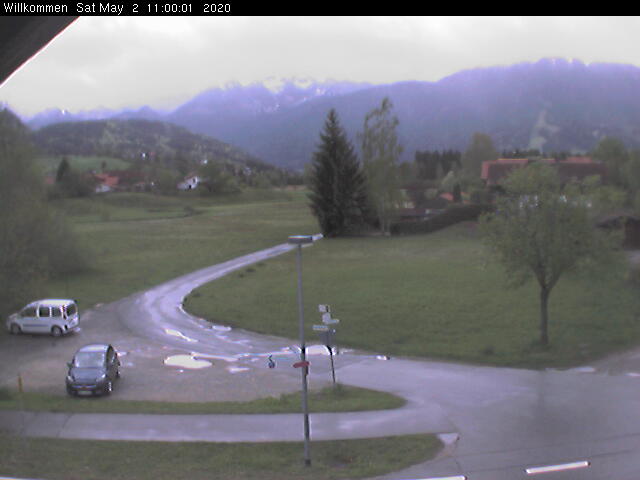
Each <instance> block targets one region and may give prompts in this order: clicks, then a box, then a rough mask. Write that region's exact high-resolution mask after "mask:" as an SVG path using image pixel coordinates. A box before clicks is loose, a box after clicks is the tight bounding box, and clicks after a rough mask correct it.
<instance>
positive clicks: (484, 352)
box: [185, 223, 640, 368]
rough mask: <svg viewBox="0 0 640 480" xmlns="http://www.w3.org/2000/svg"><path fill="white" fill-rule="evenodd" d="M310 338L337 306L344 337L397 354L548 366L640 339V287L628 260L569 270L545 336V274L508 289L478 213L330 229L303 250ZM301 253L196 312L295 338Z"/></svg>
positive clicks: (220, 293)
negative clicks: (541, 333) (383, 230)
mask: <svg viewBox="0 0 640 480" xmlns="http://www.w3.org/2000/svg"><path fill="white" fill-rule="evenodd" d="M302 263H303V282H304V299H305V317H306V318H307V319H308V321H307V327H308V329H307V333H308V335H309V338H317V333H316V332H313V331H312V330H311V325H312V324H313V323H318V321H319V320H320V316H319V313H318V310H317V305H318V304H330V305H331V307H332V313H333V315H334V316H335V317H336V318H339V319H340V320H341V322H340V324H338V326H337V332H338V333H337V341H338V343H339V344H341V345H346V346H350V347H354V348H359V349H364V350H369V351H374V352H380V353H384V354H391V355H402V356H419V357H429V358H439V359H446V360H456V361H465V362H471V363H480V364H489V365H500V366H519V367H533V368H539V367H547V366H559V367H562V366H573V365H579V364H584V362H586V361H588V360H589V359H592V358H597V357H600V356H602V355H605V354H607V353H610V352H614V351H618V350H621V349H623V348H625V347H629V346H631V345H633V344H636V343H637V342H638V341H640V296H639V295H638V294H637V288H638V287H637V286H634V285H632V284H630V283H629V282H626V281H625V280H624V277H625V274H626V272H627V267H626V265H625V264H624V263H620V264H616V265H609V266H606V267H603V268H601V269H599V270H597V271H594V270H592V271H590V272H588V273H583V274H580V275H578V274H574V275H567V276H565V277H563V278H562V279H561V280H560V282H559V283H558V285H557V286H556V287H555V289H554V290H553V292H552V294H551V298H550V325H549V328H550V330H549V335H550V345H549V346H548V347H545V348H541V347H540V346H539V345H538V343H537V339H538V323H539V320H538V319H539V302H538V298H539V292H538V288H537V284H536V283H535V281H533V282H531V283H529V284H528V285H526V286H525V287H523V288H520V289H509V288H507V287H506V282H505V280H506V276H505V274H504V270H503V268H502V267H501V266H500V265H499V264H497V263H496V262H494V261H493V260H492V259H491V258H490V257H489V256H488V255H487V253H486V251H485V249H484V248H483V246H482V244H481V242H480V238H479V237H478V234H477V232H476V231H475V224H474V223H464V224H459V225H456V226H453V227H450V228H447V229H445V230H441V231H439V232H435V233H432V234H427V235H411V236H400V237H375V238H374V237H371V238H340V239H324V240H322V241H320V242H317V243H316V244H315V245H314V246H313V247H310V248H306V249H305V250H304V253H303V261H302ZM295 285H296V261H295V255H294V254H293V253H289V254H286V255H282V256H280V257H277V258H274V259H271V260H269V261H266V262H264V265H263V266H262V267H261V268H260V269H251V271H250V270H249V269H247V270H246V271H243V272H234V273H233V274H231V275H228V276H227V277H224V278H221V279H219V280H216V281H215V282H212V283H210V284H208V285H205V286H203V287H201V288H199V289H197V290H196V291H194V292H193V293H192V295H190V296H189V297H188V298H187V301H186V303H185V307H186V309H187V310H188V311H190V312H191V313H193V314H195V315H197V316H199V317H203V318H208V319H210V320H212V321H215V322H217V323H222V324H227V325H231V326H233V327H239V328H245V329H248V330H252V331H256V332H260V333H266V334H274V335H279V336H284V337H288V338H295V337H296V335H297V332H296V330H295V328H296V325H297V323H296V321H295V318H296V312H297V306H296V305H297V303H296V302H297V299H296V289H295Z"/></svg>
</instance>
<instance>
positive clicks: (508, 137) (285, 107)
mask: <svg viewBox="0 0 640 480" xmlns="http://www.w3.org/2000/svg"><path fill="white" fill-rule="evenodd" d="M427 67H428V66H425V68H427ZM384 97H389V98H390V99H391V101H392V102H393V104H394V107H395V108H394V110H395V113H396V115H397V116H398V118H399V120H400V125H399V130H398V131H399V136H400V141H401V142H402V144H403V145H404V147H405V153H404V155H403V159H404V160H410V159H412V158H413V156H414V153H415V151H416V150H425V149H430V150H433V149H458V150H464V149H466V147H467V145H468V143H469V140H470V138H471V136H472V135H473V133H475V132H483V133H487V134H489V135H490V136H491V137H492V138H493V140H494V143H495V145H496V147H497V148H498V150H510V149H515V148H519V149H539V150H542V151H544V152H553V151H572V152H574V153H582V152H586V151H589V150H591V149H593V148H594V147H595V145H596V144H597V143H598V141H599V140H600V139H602V138H603V137H605V136H613V137H617V138H620V139H621V140H622V141H623V142H625V144H626V145H627V146H628V147H633V148H640V68H638V67H635V66H631V65H621V64H603V63H600V64H590V65H585V64H584V63H581V62H580V61H565V60H554V59H543V60H540V61H538V62H535V63H521V64H517V65H512V66H501V67H488V68H478V69H473V70H466V71H462V72H459V73H456V74H454V75H451V76H449V77H446V78H443V79H442V80H439V81H437V82H401V83H395V84H391V85H383V86H371V85H368V84H357V83H348V82H345V83H339V82H324V83H314V82H308V83H307V84H304V85H300V84H299V83H295V82H285V83H284V84H283V85H282V87H281V88H280V89H279V90H276V91H273V90H271V89H268V88H267V87H266V86H264V85H260V84H256V85H251V86H245V87H242V86H238V85H236V86H232V87H229V88H224V89H213V90H209V91H207V92H204V93H202V94H200V95H198V96H196V97H194V98H193V99H192V100H190V101H189V102H187V103H185V104H184V105H182V106H181V107H179V108H177V109H176V110H174V111H173V112H171V113H168V114H160V113H158V112H153V111H151V110H150V109H141V110H140V111H139V112H135V111H134V112H127V113H126V114H125V115H127V116H129V117H136V118H138V117H145V118H148V117H149V116H152V117H153V118H156V115H159V117H157V118H163V119H164V120H165V121H169V122H171V123H174V124H177V125H181V126H184V127H186V128H188V129H189V130H191V131H193V132H197V133H202V134H207V135H210V136H212V137H215V138H218V139H220V140H222V141H224V142H228V143H230V144H233V145H236V146H238V147H239V148H241V149H243V150H244V151H246V152H248V153H249V154H251V155H253V156H255V157H257V158H260V159H261V160H264V161H266V162H269V163H271V164H274V165H278V166H284V167H289V168H294V169H301V168H302V167H303V166H304V164H305V163H307V162H308V161H309V160H310V158H311V155H312V152H313V150H314V148H315V145H316V144H317V142H318V138H319V133H320V130H321V128H322V125H323V122H324V119H325V117H326V114H327V112H328V111H329V109H330V108H335V109H336V110H337V112H338V115H339V116H340V120H341V122H342V124H343V126H344V127H345V129H346V130H347V133H348V134H349V136H350V138H351V139H352V140H353V141H354V144H356V146H357V140H356V138H357V133H358V132H359V131H360V130H362V124H363V120H364V116H365V115H366V113H367V112H368V111H370V110H371V109H373V108H375V107H377V106H379V104H380V102H381V101H382V99H383V98H384ZM96 114H100V112H96ZM116 114H122V112H118V113H114V114H113V115H116Z"/></svg>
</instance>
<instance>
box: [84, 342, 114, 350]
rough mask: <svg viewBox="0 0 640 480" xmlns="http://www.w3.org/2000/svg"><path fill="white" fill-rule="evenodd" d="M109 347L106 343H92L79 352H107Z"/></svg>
mask: <svg viewBox="0 0 640 480" xmlns="http://www.w3.org/2000/svg"><path fill="white" fill-rule="evenodd" d="M108 348H109V345H108V344H106V343H92V344H91V345H85V346H84V347H82V348H80V349H79V350H78V351H79V352H106V351H107V349H108Z"/></svg>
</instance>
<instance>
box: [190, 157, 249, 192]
mask: <svg viewBox="0 0 640 480" xmlns="http://www.w3.org/2000/svg"><path fill="white" fill-rule="evenodd" d="M198 173H199V174H200V176H201V177H202V182H201V183H202V186H203V188H200V192H201V193H202V194H203V195H213V194H218V193H238V192H239V191H240V185H239V184H238V181H237V179H236V178H235V177H234V176H233V174H232V173H231V172H230V171H229V169H228V168H226V167H225V165H224V164H223V163H221V162H219V161H217V160H209V161H208V162H207V163H206V164H204V165H201V166H200V168H199V169H198Z"/></svg>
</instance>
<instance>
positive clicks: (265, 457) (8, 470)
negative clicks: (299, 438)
mask: <svg viewBox="0 0 640 480" xmlns="http://www.w3.org/2000/svg"><path fill="white" fill-rule="evenodd" d="M440 448H441V443H440V441H439V440H438V439H437V438H436V437H435V436H434V435H407V436H401V437H385V438H373V439H366V440H340V441H325V442H316V441H314V442H312V443H311V459H312V465H311V467H310V468H306V467H305V466H304V464H303V461H302V458H303V454H302V452H303V447H302V443H283V442H279V443H253V444H252V443H169V442H112V441H86V440H63V439H55V441H52V440H50V439H38V438H15V437H9V436H3V435H0V451H2V472H1V473H0V475H10V476H13V475H19V476H20V477H25V476H28V477H30V478H47V479H49V480H107V479H108V480H130V479H136V480H173V479H176V478H185V479H186V478H188V479H192V480H200V479H202V480H204V479H207V480H211V479H220V480H222V479H235V480H251V479H261V480H276V479H277V480H289V479H291V480H293V479H296V480H302V479H307V480H316V479H317V480H320V479H322V480H325V479H327V480H328V479H343V478H344V479H347V478H363V477H372V476H377V475H382V474H385V473H389V472H393V471H396V470H400V469H402V468H405V467H408V466H410V465H412V464H415V463H419V462H423V461H426V460H428V459H429V458H432V457H433V456H434V455H435V454H436V453H437V451H438V450H439V449H440Z"/></svg>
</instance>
